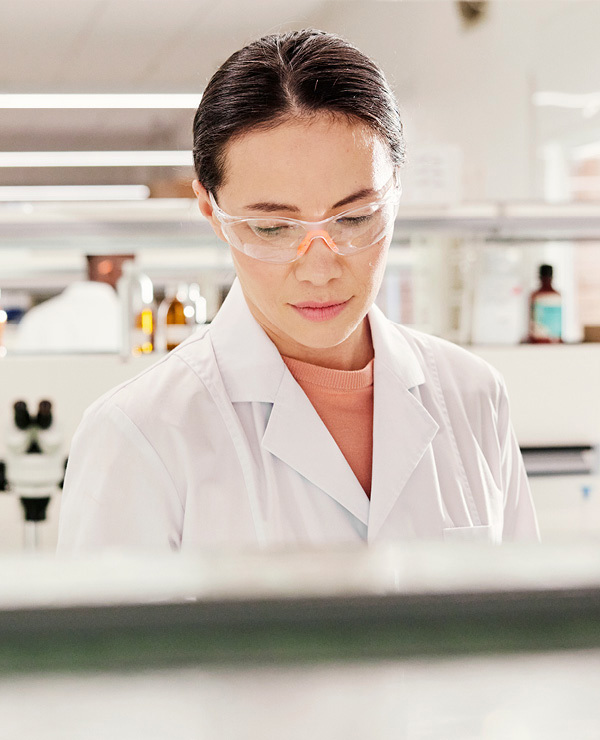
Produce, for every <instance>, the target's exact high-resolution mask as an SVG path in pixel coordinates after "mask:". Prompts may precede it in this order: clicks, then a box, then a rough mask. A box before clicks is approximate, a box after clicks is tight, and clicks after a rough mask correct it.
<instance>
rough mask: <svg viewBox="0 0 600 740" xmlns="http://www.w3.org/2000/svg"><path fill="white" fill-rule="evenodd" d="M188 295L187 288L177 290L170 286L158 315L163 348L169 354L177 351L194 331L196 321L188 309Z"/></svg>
mask: <svg viewBox="0 0 600 740" xmlns="http://www.w3.org/2000/svg"><path fill="white" fill-rule="evenodd" d="M186 295H187V286H185V285H180V286H178V287H177V288H174V287H172V286H170V287H169V288H168V289H167V294H166V296H165V299H164V301H163V302H162V303H161V305H160V308H159V311H158V314H159V324H160V331H161V334H162V338H163V341H162V346H163V348H164V349H166V351H167V352H170V351H171V350H172V349H175V347H177V345H179V344H181V342H183V340H184V339H187V338H188V337H189V336H190V334H191V333H192V332H193V331H194V328H195V321H194V317H193V314H191V313H190V311H189V309H186V303H185V300H186Z"/></svg>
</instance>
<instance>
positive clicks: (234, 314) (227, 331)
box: [210, 279, 369, 526]
mask: <svg viewBox="0 0 600 740" xmlns="http://www.w3.org/2000/svg"><path fill="white" fill-rule="evenodd" d="M210 336H211V342H212V345H213V348H214V351H215V357H216V359H217V364H218V366H219V372H220V374H221V377H222V379H223V384H224V385H225V389H226V391H227V394H228V396H229V398H230V400H231V401H232V402H233V403H234V404H235V403H237V402H263V403H272V404H273V407H272V409H271V413H270V415H269V420H268V422H267V426H266V429H265V433H264V435H263V439H262V445H263V447H264V448H265V449H266V450H268V451H269V452H270V453H271V454H273V455H275V456H276V457H277V458H279V459H280V460H281V461H282V462H284V463H286V465H289V466H290V467H291V468H292V469H293V470H295V471H296V472H297V473H299V474H300V475H302V476H304V478H306V479H307V480H309V481H310V482H311V483H313V484H314V485H316V486H317V487H318V488H320V489H321V490H323V491H324V492H325V494H327V495H329V496H331V497H332V498H333V499H335V500H336V501H337V502H338V503H340V504H341V505H342V506H344V507H345V508H346V509H347V510H348V511H350V512H351V513H352V514H353V515H354V516H356V517H357V518H358V519H359V520H360V521H361V522H362V523H363V524H364V525H365V526H366V524H367V520H368V516H369V500H368V498H367V496H366V494H365V492H364V491H363V489H362V487H361V485H360V483H359V482H358V480H357V479H356V477H355V475H354V473H353V472H352V469H351V468H350V466H349V465H348V462H347V461H346V459H345V458H344V456H343V455H342V453H341V451H340V449H339V447H338V446H337V444H336V443H335V441H334V440H333V437H332V436H331V434H330V433H329V431H328V430H327V428H326V426H325V425H324V424H323V422H322V421H321V418H320V417H319V415H318V414H317V412H316V411H315V409H314V407H313V405H312V404H311V403H310V401H309V400H308V398H307V397H306V395H305V393H304V391H303V390H302V388H301V387H300V386H299V385H298V383H297V382H296V381H295V380H294V378H293V377H292V375H291V373H290V372H289V370H288V369H287V367H286V366H285V363H284V362H283V360H282V359H281V355H280V354H279V351H278V350H277V348H276V347H275V345H274V344H273V342H272V341H271V340H270V339H269V337H268V336H267V335H266V334H265V332H264V331H263V329H262V328H261V327H260V325H259V324H258V322H257V321H256V320H255V319H254V317H253V316H252V314H251V313H250V310H249V309H248V306H247V305H246V301H245V299H244V295H243V293H242V290H241V286H240V284H239V281H238V280H237V279H236V280H235V281H234V284H233V286H232V288H231V290H230V292H229V295H228V296H227V298H226V300H225V302H224V304H223V306H222V307H221V309H220V310H219V313H218V314H217V316H216V317H215V319H214V321H213V322H212V324H211V326H210ZM281 495H282V496H285V491H281Z"/></svg>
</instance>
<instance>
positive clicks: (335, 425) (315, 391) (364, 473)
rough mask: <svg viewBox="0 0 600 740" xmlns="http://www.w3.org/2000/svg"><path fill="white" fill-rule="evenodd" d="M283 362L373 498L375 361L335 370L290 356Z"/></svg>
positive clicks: (361, 483) (365, 489)
mask: <svg viewBox="0 0 600 740" xmlns="http://www.w3.org/2000/svg"><path fill="white" fill-rule="evenodd" d="M283 361H284V362H285V364H286V365H287V367H288V369H289V371H290V372H291V374H292V375H293V376H294V378H295V379H296V381H297V383H298V384H299V385H300V387H301V388H302V390H303V391H304V392H305V393H306V395H307V397H308V400H309V401H310V402H311V403H312V405H313V406H314V408H315V410H316V412H317V413H318V414H319V416H320V417H321V420H322V421H323V423H324V424H325V426H326V427H327V429H328V430H329V433H330V434H331V436H332V437H333V439H334V440H335V442H336V444H337V446H338V447H339V448H340V450H341V451H342V454H343V455H344V457H345V458H346V460H347V461H348V464H349V465H350V467H351V468H352V472H353V473H354V475H355V476H356V477H357V479H358V482H359V483H360V485H361V486H362V487H363V489H364V491H365V493H366V494H367V496H368V497H369V498H370V497H371V468H372V465H373V362H374V360H371V362H369V364H368V365H367V366H366V367H364V368H363V369H362V370H332V369H331V368H327V367H319V366H318V365H311V364H309V363H308V362H302V361H300V360H294V359H292V358H291V357H283Z"/></svg>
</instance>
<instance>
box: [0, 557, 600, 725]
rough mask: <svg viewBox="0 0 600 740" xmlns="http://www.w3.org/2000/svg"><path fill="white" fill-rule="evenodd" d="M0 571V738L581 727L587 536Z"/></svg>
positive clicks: (599, 636) (589, 634) (597, 626)
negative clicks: (0, 733)
mask: <svg viewBox="0 0 600 740" xmlns="http://www.w3.org/2000/svg"><path fill="white" fill-rule="evenodd" d="M0 581H2V583H3V584H4V588H3V593H2V595H1V596H0V669H1V670H0V674H1V676H2V677H1V678H0V708H1V709H2V716H3V722H2V726H3V728H4V730H5V731H7V732H9V734H7V735H5V736H6V737H19V738H20V740H28V739H29V738H33V737H37V736H39V734H40V733H43V734H44V736H45V737H56V738H58V737H76V738H80V737H81V738H86V740H87V739H94V740H95V738H101V737H107V736H111V737H113V738H115V740H119V739H120V738H127V739H128V740H137V738H144V739H146V738H149V737H151V738H165V739H166V738H171V737H173V736H180V737H185V738H192V737H193V738H196V737H198V738H204V737H206V738H219V739H220V740H234V738H235V740H237V739H238V738H250V739H253V738H259V737H260V738H263V737H286V738H293V739H294V740H295V739H296V738H298V739H299V738H306V737H314V738H327V740H338V738H339V739H340V740H341V739H342V738H344V740H346V738H355V737H356V738H358V737H362V736H364V735H365V733H367V734H368V736H369V737H375V738H385V739H387V738H389V739H390V740H391V739H392V738H394V740H397V739H398V738H400V739H402V738H405V739H406V740H423V739H429V738H435V739H436V740H442V738H443V740H459V739H460V740H469V739H470V738H512V737H519V738H521V737H523V738H525V737H526V738H528V739H530V740H538V738H539V739H540V740H541V739H542V738H544V740H554V739H555V738H561V740H562V738H563V737H577V738H578V739H579V738H590V740H591V738H594V737H597V735H594V732H596V731H597V727H598V723H599V721H600V711H599V710H598V707H597V694H598V691H599V690H600V559H599V556H598V550H597V548H596V547H594V548H592V547H589V546H587V547H582V546H570V547H568V548H567V547H552V548H549V547H545V548H544V547H539V546H536V545H529V546H505V547H502V548H497V547H493V546H481V545H473V544H469V545H460V546H456V547H448V546H447V545H442V546H435V545H425V544H423V543H420V544H415V545H405V546H403V547H379V548H373V549H370V550H366V549H351V550H329V551H320V552H319V551H312V552H295V553H292V552H271V553H256V552H245V553H223V552H220V553H219V552H215V553H211V554H206V555H205V556H202V557H190V556H173V557H171V558H156V557H153V556H150V555H149V556H147V557H145V558H139V557H138V558H132V557H125V556H122V555H118V554H116V553H113V554H112V555H110V556H108V557H104V558H95V559H90V558H88V559H84V560H80V561H67V560H52V561H48V560H40V559H37V558H34V559H28V560H24V559H20V560H16V559H14V558H13V559H9V560H6V559H4V560H0ZM31 706H35V707H36V711H35V712H31V711H28V707H31ZM11 729H12V730H13V731H14V733H15V734H10V731H11ZM61 733H62V734H61ZM494 733H495V734H494ZM515 733H517V734H515Z"/></svg>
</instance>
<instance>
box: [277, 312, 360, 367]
mask: <svg viewBox="0 0 600 740" xmlns="http://www.w3.org/2000/svg"><path fill="white" fill-rule="evenodd" d="M263 329H264V330H265V331H266V333H267V334H268V336H269V338H270V339H271V341H272V342H273V343H274V344H275V346H276V347H277V349H278V350H279V351H280V352H281V354H282V355H284V356H286V357H291V358H292V359H293V360H300V361H301V362H308V363H310V364H311V365H318V366H319V367H327V368H330V369H332V370H362V369H363V368H364V367H365V366H366V365H368V364H369V362H370V361H371V360H372V359H373V357H374V350H373V340H372V338H371V327H370V325H369V319H368V318H367V317H365V318H364V319H363V320H362V322H361V323H360V324H359V326H357V327H356V329H355V330H354V332H353V333H352V334H351V335H350V336H349V337H348V338H347V339H346V340H344V341H343V342H341V344H338V345H336V346H335V347H323V348H320V347H317V348H315V347H306V346H304V345H301V344H295V345H291V344H289V343H287V342H282V341H281V339H280V338H279V337H277V336H275V335H274V334H273V332H271V331H270V330H269V328H268V327H265V326H263Z"/></svg>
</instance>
